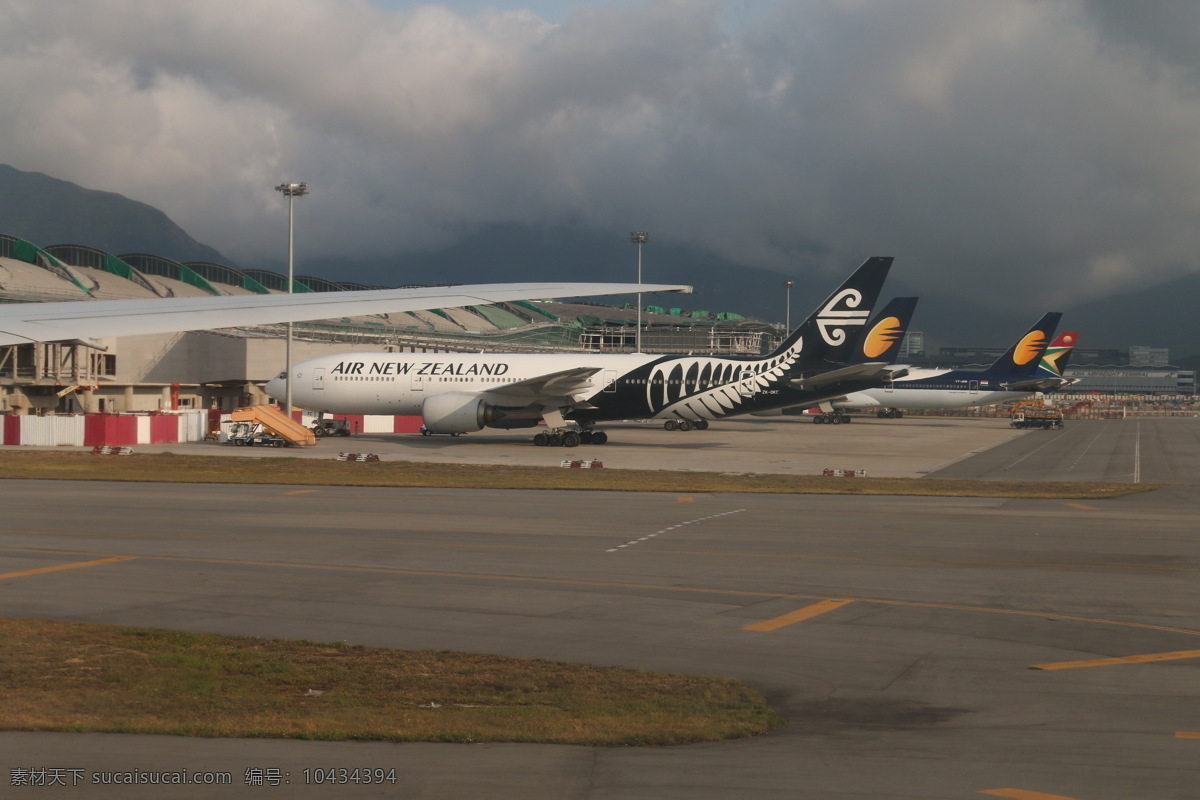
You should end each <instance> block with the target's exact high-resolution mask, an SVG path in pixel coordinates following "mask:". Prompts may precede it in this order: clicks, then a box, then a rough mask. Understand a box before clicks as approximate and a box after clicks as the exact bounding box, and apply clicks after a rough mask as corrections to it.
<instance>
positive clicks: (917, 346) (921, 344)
mask: <svg viewBox="0 0 1200 800" xmlns="http://www.w3.org/2000/svg"><path fill="white" fill-rule="evenodd" d="M924 357H925V334H924V333H922V332H921V331H909V332H908V333H906V334H905V335H904V341H902V342H900V351H899V354H898V355H897V356H896V361H898V362H907V361H915V360H917V359H922V358H924Z"/></svg>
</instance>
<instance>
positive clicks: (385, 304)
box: [0, 283, 691, 345]
mask: <svg viewBox="0 0 1200 800" xmlns="http://www.w3.org/2000/svg"><path fill="white" fill-rule="evenodd" d="M690 291H691V287H690V286H678V285H666V284H648V283H644V284H637V283H483V284H466V285H462V286H431V287H421V288H411V289H372V290H366V291H357V292H305V293H304V294H272V295H236V296H228V297H169V298H149V299H144V300H78V301H71V302H57V303H0V345H13V344H25V343H27V342H57V341H71V340H87V339H98V338H103V337H109V336H135V335H139V334H147V333H174V332H176V331H192V330H203V329H210V328H231V327H237V326H242V325H267V324H271V323H277V322H299V321H302V320H311V319H335V318H338V317H349V316H360V315H363V314H388V313H399V312H402V311H423V310H425V309H433V308H458V307H460V306H474V305H487V304H489V303H502V302H506V301H509V300H536V299H539V298H547V297H592V296H598V295H609V294H635V293H638V292H643V293H647V292H684V293H687V292H690Z"/></svg>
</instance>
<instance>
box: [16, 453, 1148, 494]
mask: <svg viewBox="0 0 1200 800" xmlns="http://www.w3.org/2000/svg"><path fill="white" fill-rule="evenodd" d="M0 478H31V479H37V480H105V481H159V482H176V483H253V484H288V485H297V486H414V487H415V486H419V487H444V488H469V489H592V490H604V491H622V492H682V493H709V492H770V493H776V494H857V495H867V494H871V495H923V496H943V497H1024V498H1042V499H1074V500H1082V499H1087V500H1098V499H1102V498H1106V497H1121V496H1123V495H1128V494H1136V493H1139V492H1145V491H1150V490H1153V489H1157V488H1159V485H1158V484H1128V483H1101V482H1078V483H1076V482H1071V483H1041V482H1035V481H1030V482H1006V481H947V480H930V479H926V478H920V479H910V478H826V477H820V476H796V475H777V474H745V475H743V474H722V473H716V472H674V471H667V470H627V469H619V470H618V469H595V470H593V469H562V468H554V467H515V466H474V465H459V464H429V463H422V462H416V461H377V462H369V463H345V462H338V461H334V460H333V459H329V460H317V459H311V458H296V457H287V456H280V457H264V458H229V457H222V456H184V455H175V454H171V453H163V454H156V455H150V454H140V453H135V454H133V455H129V456H93V455H91V454H90V453H78V452H55V451H28V452H26V451H5V452H0Z"/></svg>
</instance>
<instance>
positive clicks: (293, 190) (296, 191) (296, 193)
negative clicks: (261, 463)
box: [275, 183, 308, 419]
mask: <svg viewBox="0 0 1200 800" xmlns="http://www.w3.org/2000/svg"><path fill="white" fill-rule="evenodd" d="M275 191H277V192H283V194H284V196H285V197H287V199H288V276H287V278H288V279H287V291H288V294H291V293H292V284H293V282H294V277H293V273H294V272H295V241H296V239H295V234H296V215H295V200H296V198H297V197H303V196H304V195H306V194H308V184H307V183H281V184H279V185H278V186H276V187H275ZM284 349H285V355H284V360H285V362H286V365H285V366H284V372H283V385H284V399H283V413H284V414H286V415H287V416H288V419H291V417H292V323H291V322H290V321H289V322H288V324H287V346H286V347H285V348H284Z"/></svg>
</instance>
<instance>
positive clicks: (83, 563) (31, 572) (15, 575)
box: [0, 556, 135, 580]
mask: <svg viewBox="0 0 1200 800" xmlns="http://www.w3.org/2000/svg"><path fill="white" fill-rule="evenodd" d="M134 558H135V556H117V557H116V558H100V559H97V560H95V561H76V562H75V563H74V564H59V565H58V566H56V567H39V568H37V569H27V570H22V571H21V572H6V573H4V574H3V575H0V580H4V579H5V578H23V577H25V576H26V575H40V574H42V573H43V572H59V571H60V570H64V569H79V568H80V567H96V566H99V565H101V564H116V563H117V562H118V561H132V560H133V559H134Z"/></svg>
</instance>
